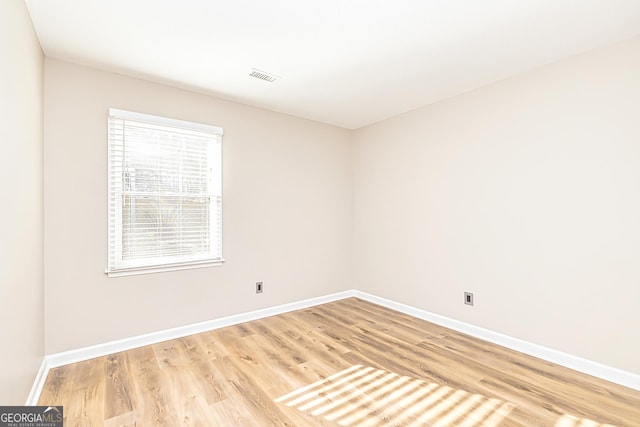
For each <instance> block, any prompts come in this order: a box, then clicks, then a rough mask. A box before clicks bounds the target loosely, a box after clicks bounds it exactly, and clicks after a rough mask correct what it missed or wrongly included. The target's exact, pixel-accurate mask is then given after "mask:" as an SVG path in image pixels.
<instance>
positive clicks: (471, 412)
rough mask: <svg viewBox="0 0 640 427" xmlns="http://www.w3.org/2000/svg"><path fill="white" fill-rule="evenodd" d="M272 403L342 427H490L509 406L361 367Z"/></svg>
mask: <svg viewBox="0 0 640 427" xmlns="http://www.w3.org/2000/svg"><path fill="white" fill-rule="evenodd" d="M276 402H278V403H283V404H285V405H287V406H289V407H294V408H296V409H297V410H299V411H302V412H305V413H308V414H310V415H313V416H317V417H323V418H324V419H326V420H328V421H334V422H336V423H338V424H339V425H342V426H345V427H375V426H381V425H396V426H423V425H430V426H434V427H445V426H451V425H456V426H459V427H493V426H497V425H499V424H500V422H501V421H502V420H503V419H504V418H505V417H506V416H508V415H509V413H510V412H511V411H512V410H513V408H514V405H513V404H511V403H509V402H504V401H501V400H499V399H492V398H488V397H486V396H483V395H480V394H472V393H469V392H467V391H464V390H456V389H454V388H452V387H449V386H446V385H439V384H436V383H432V382H427V381H423V380H418V379H415V378H411V377H407V376H402V375H399V374H396V373H394V372H389V371H385V370H382V369H375V368H372V367H366V366H362V365H354V366H351V367H350V368H348V369H345V370H343V371H340V372H338V373H336V374H334V375H331V376H329V377H327V378H326V379H324V380H321V381H317V382H315V383H313V384H310V385H307V386H304V387H301V388H299V389H297V390H294V391H292V392H291V393H288V394H285V395H284V396H281V397H279V398H278V399H276ZM598 426H599V425H598ZM558 427H559V426H558ZM563 427H564V426H563ZM572 427H574V426H572ZM580 427H582V426H580ZM585 427H586V426H585Z"/></svg>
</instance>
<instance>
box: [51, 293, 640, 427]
mask: <svg viewBox="0 0 640 427" xmlns="http://www.w3.org/2000/svg"><path fill="white" fill-rule="evenodd" d="M39 404H41V405H63V406H64V407H65V411H64V413H65V425H68V426H102V425H104V426H109V427H115V426H136V427H138V426H179V425H182V426H222V427H234V426H241V427H245V426H259V427H262V426H265V427H270V426H274V427H275V426H277V427H281V426H292V427H293V426H295V427H304V426H311V427H316V426H325V427H337V426H347V427H387V426H415V427H418V426H439V427H445V426H456V427H497V426H501V427H525V426H549V427H611V426H614V427H639V426H640V392H638V391H636V390H632V389H629V388H626V387H622V386H620V385H616V384H611V383H608V382H606V381H603V380H600V379H598V378H594V377H591V376H588V375H584V374H581V373H578V372H575V371H572V370H570V369H567V368H564V367H561V366H557V365H555V364H553V363H550V362H546V361H543V360H539V359H536V358H533V357H530V356H527V355H524V354H522V353H518V352H515V351H512V350H509V349H506V348H504V347H500V346H498V345H495V344H491V343H487V342H483V341H481V340H478V339H475V338H473V337H470V336H468V335H465V334H462V333H459V332H456V331H452V330H449V329H447V328H444V327H441V326H438V325H434V324H431V323H429V322H426V321H423V320H421V319H417V318H415V317H412V316H409V315H406V314H403V313H398V312H395V311H393V310H389V309H387V308H385V307H381V306H378V305H376V304H372V303H370V302H367V301H362V300H358V299H356V298H349V299H344V300H340V301H336V302H332V303H329V304H324V305H320V306H316V307H310V308H306V309H303V310H299V311H294V312H290V313H284V314H281V315H278V316H273V317H268V318H265V319H261V320H256V321H253V322H247V323H243V324H239V325H234V326H230V327H227V328H222V329H218V330H214V331H209V332H204V333H201V334H198V335H194V336H189V337H184V338H179V339H176V340H171V341H167V342H163V343H158V344H154V345H151V346H147V347H141V348H137V349H133V350H130V351H127V352H123V353H117V354H114V355H109V356H105V357H100V358H96V359H92V360H89V361H84V362H79V363H76V364H72V365H68V366H63V367H58V368H54V369H52V370H50V372H49V375H48V377H47V380H46V382H45V385H44V388H43V390H42V393H41V395H40V400H39Z"/></svg>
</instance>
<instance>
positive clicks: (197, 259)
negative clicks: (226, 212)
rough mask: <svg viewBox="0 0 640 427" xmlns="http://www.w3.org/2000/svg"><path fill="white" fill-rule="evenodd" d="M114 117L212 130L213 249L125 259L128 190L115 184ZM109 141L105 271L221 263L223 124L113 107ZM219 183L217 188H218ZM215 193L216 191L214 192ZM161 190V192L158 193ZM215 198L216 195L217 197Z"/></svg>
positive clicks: (143, 270) (126, 272) (111, 273)
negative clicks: (124, 244) (209, 123)
mask: <svg viewBox="0 0 640 427" xmlns="http://www.w3.org/2000/svg"><path fill="white" fill-rule="evenodd" d="M112 120H122V121H123V124H122V126H123V130H124V128H125V127H126V122H127V121H134V122H143V123H147V124H151V125H159V126H164V127H172V128H175V129H176V131H178V130H183V131H185V130H186V131H191V132H194V131H195V132H200V133H202V132H203V133H206V134H209V135H210V136H211V137H212V139H213V141H212V143H214V144H216V147H214V148H212V149H211V150H210V151H209V152H208V156H209V158H208V159H207V163H208V165H209V166H210V169H211V170H210V174H208V175H207V177H208V179H211V180H212V183H214V184H211V185H212V188H211V189H210V194H209V197H210V200H209V204H208V209H209V213H208V214H209V225H208V232H209V233H210V235H211V237H210V241H209V252H207V253H200V254H196V255H183V256H168V255H165V256H156V257H146V258H137V259H134V260H127V261H125V260H123V258H122V252H123V231H122V230H123V216H124V214H125V211H123V208H122V204H123V197H124V196H125V195H126V194H127V193H126V191H125V190H124V189H123V188H122V187H120V188H117V187H118V186H117V185H115V182H114V181H117V179H116V178H115V177H114V175H115V173H116V170H115V169H114V162H116V159H115V154H114V152H115V151H117V150H116V147H115V145H116V144H115V142H114V138H115V137H114V136H113V135H112ZM107 128H108V129H107V133H108V136H107V145H108V157H107V158H108V171H107V181H108V182H107V186H108V189H107V199H108V209H107V210H108V219H107V222H108V229H107V246H108V247H107V249H108V253H107V268H106V270H105V273H106V274H107V275H108V276H109V277H119V276H129V275H137V274H148V273H158V272H166V271H178V270H185V269H193V268H203V267H212V266H219V265H222V263H223V262H224V261H225V260H224V258H223V257H222V202H223V194H222V135H223V133H224V131H223V129H222V128H221V127H217V126H212V125H205V124H201V123H194V122H188V121H183V120H177V119H172V118H167V117H162V116H155V115H151V114H144V113H137V112H133V111H127V110H120V109H116V108H110V109H109V111H108V119H107ZM121 152H122V153H123V154H122V156H121V157H122V159H124V153H125V150H124V148H123V149H122V150H121ZM214 187H215V188H214ZM214 193H215V194H214ZM160 196H161V193H158V197H160ZM185 196H186V197H188V196H190V195H189V193H186V192H185V193H179V195H178V197H185ZM214 198H215V199H214Z"/></svg>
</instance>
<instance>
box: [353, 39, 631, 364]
mask: <svg viewBox="0 0 640 427" xmlns="http://www.w3.org/2000/svg"><path fill="white" fill-rule="evenodd" d="M354 138H355V148H354V159H355V172H354V174H355V175H354V176H355V183H354V191H355V195H356V197H355V204H354V215H355V228H356V230H355V236H356V238H355V244H354V245H355V247H354V253H355V272H354V275H355V287H356V288H358V289H361V290H364V291H368V292H371V293H373V294H376V295H379V296H383V297H387V298H390V299H393V300H396V301H399V302H403V303H407V304H410V305H413V306H416V307H419V308H422V309H426V310H429V311H431V312H434V313H438V314H442V315H445V316H448V317H451V318H454V319H458V320H462V321H465V322H468V323H472V324H474V325H478V326H481V327H486V328H489V329H492V330H494V331H498V332H502V333H505V334H508V335H511V336H513V337H517V338H521V339H524V340H527V341H531V342H534V343H538V344H541V345H544V346H548V347H551V348H554V349H557V350H561V351H565V352H568V353H571V354H574V355H578V356H582V357H585V358H588V359H592V360H595V361H599V362H602V363H605V364H608V365H611V366H615V367H618V368H622V369H625V370H628V371H631V372H635V373H640V346H639V345H638V338H639V335H638V325H640V309H639V307H640V306H639V305H638V304H639V301H640V38H635V39H633V40H630V41H628V42H625V43H622V44H618V45H615V46H613V47H609V48H605V49H601V50H597V51H593V52H590V53H587V54H584V55H580V56H577V57H573V58H570V59H568V60H565V61H562V62H559V63H556V64H553V65H549V66H546V67H543V68H540V69H537V70H535V71H532V72H530V73H527V74H525V75H521V76H518V77H514V78H511V79H509V80H506V81H502V82H499V83H497V84H493V85H491V86H489V87H485V88H482V89H479V90H476V91H474V92H471V93H468V94H465V95H462V96H458V97H456V98H453V99H450V100H447V101H444V102H440V103H437V104H435V105H432V106H428V107H425V108H422V109H419V110H416V111H413V112H410V113H407V114H404V115H401V116H398V117H396V118H393V119H389V120H386V121H383V122H381V123H378V124H375V125H371V126H369V127H366V128H363V129H361V130H358V131H357V132H356V133H355V136H354ZM464 291H471V292H474V293H475V300H476V301H475V302H476V304H475V306H474V307H469V306H465V305H464V304H463V292H464Z"/></svg>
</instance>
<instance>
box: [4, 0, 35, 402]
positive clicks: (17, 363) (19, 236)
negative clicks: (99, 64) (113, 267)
mask: <svg viewBox="0 0 640 427" xmlns="http://www.w3.org/2000/svg"><path fill="white" fill-rule="evenodd" d="M42 78H43V56H42V51H41V50H40V45H39V44H38V41H37V39H36V36H35V33H34V31H33V27H32V24H31V19H30V18H29V15H28V13H27V9H26V7H25V5H24V2H22V1H17V0H15V1H14V0H11V1H7V0H5V1H0V194H1V195H2V203H1V205H2V208H1V209H0V405H22V404H24V402H25V399H26V397H27V394H28V392H29V389H30V388H31V384H32V383H33V380H34V378H35V375H36V372H37V371H38V368H39V366H40V363H41V362H42V357H43V352H44V350H43V342H44V326H43V298H44V297H43V294H44V288H43V261H42V257H43V252H42V239H43V234H42V221H43V210H42V197H43V196H42V187H43V185H42V84H43V82H42Z"/></svg>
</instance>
